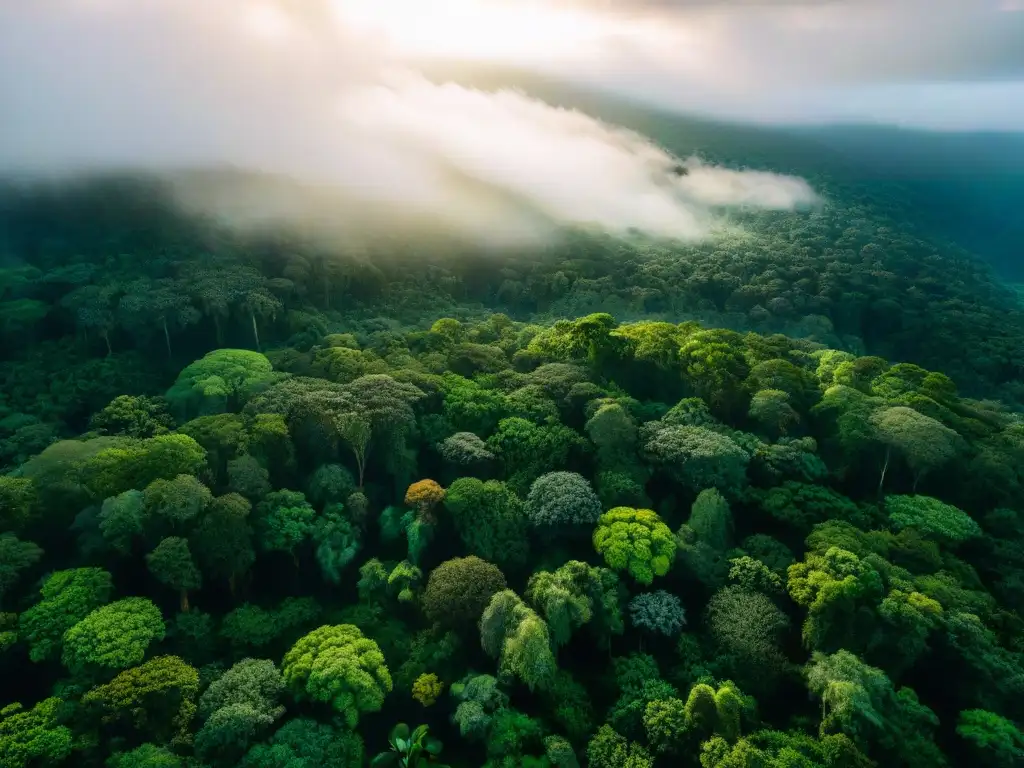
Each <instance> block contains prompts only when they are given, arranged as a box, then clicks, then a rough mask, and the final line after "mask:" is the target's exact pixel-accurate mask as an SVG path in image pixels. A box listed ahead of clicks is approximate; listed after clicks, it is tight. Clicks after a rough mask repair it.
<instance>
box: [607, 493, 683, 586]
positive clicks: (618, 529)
mask: <svg viewBox="0 0 1024 768" xmlns="http://www.w3.org/2000/svg"><path fill="white" fill-rule="evenodd" d="M594 548H595V549H596V550H597V551H598V553H599V554H601V555H602V556H603V557H604V561H605V562H606V563H607V564H608V567H609V568H613V569H615V570H618V571H629V573H630V574H632V576H633V578H635V579H636V580H637V581H639V582H640V583H641V584H650V583H651V582H652V581H654V577H655V576H664V575H665V574H666V573H668V571H669V568H671V567H672V561H673V559H674V558H675V554H676V541H675V538H673V536H672V531H670V530H669V527H668V526H667V525H665V524H664V523H663V522H661V518H659V517H658V516H657V515H656V514H655V513H654V512H653V511H651V510H649V509H632V508H630V507H616V508H615V509H612V510H609V511H608V512H606V513H605V514H603V515H601V518H600V520H598V525H597V529H596V530H595V531H594Z"/></svg>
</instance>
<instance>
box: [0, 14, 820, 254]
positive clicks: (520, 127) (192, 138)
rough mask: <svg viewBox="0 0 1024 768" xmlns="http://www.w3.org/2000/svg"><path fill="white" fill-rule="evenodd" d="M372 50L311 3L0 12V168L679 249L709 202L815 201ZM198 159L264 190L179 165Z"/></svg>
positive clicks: (193, 196)
mask: <svg viewBox="0 0 1024 768" xmlns="http://www.w3.org/2000/svg"><path fill="white" fill-rule="evenodd" d="M378 42H379V41H375V40H374V39H373V37H372V36H370V37H367V36H366V34H365V30H359V29H355V28H353V27H352V26H351V25H347V24H346V20H345V15H344V13H341V14H335V13H333V12H332V7H331V6H330V5H327V4H321V5H317V4H315V3H310V4H308V5H302V4H297V3H287V2H284V1H283V0H282V1H281V2H276V3H269V2H247V1H245V0H224V1H222V2H218V3H216V4H211V3H209V2H204V1H202V0H173V1H172V0H151V1H150V2H146V3H137V2H131V1H130V0H37V1H36V2H33V3H31V4H24V5H19V6H17V7H12V6H11V5H5V6H4V7H3V8H2V9H0V103H2V104H4V114H5V117H4V119H3V120H2V121H0V173H4V174H6V175H18V176H28V177H32V176H39V175H46V176H50V177H52V176H58V177H59V176H62V175H68V174H73V175H81V174H90V173H96V172H105V171H117V172H124V171H146V172H156V173H160V174H164V175H166V177H167V178H169V179H172V180H174V181H175V183H176V189H177V190H178V192H179V195H180V196H181V199H182V202H184V203H185V204H186V205H188V206H192V207H194V208H196V209H197V210H201V211H203V212H204V213H214V214H218V215H220V216H221V217H222V218H224V219H225V220H228V221H230V222H232V223H235V224H237V225H240V226H242V225H244V226H248V225H257V224H263V225H265V224H267V223H276V222H282V223H289V222H296V221H299V222H301V223H302V224H303V225H304V226H306V227H307V228H309V227H313V228H317V229H319V230H321V231H324V232H327V231H336V232H344V233H357V234H361V235H365V236H371V237H372V235H373V234H374V232H375V231H381V232H393V231H394V229H395V227H396V226H397V227H404V228H407V229H409V230H410V231H412V232H413V233H415V232H416V231H420V230H422V231H424V232H427V231H429V232H430V233H433V234H446V235H450V236H453V237H459V238H469V239H471V240H475V241H479V242H482V243H488V244H491V243H493V244H498V245H518V244H523V243H535V242H541V241H543V240H545V239H547V238H549V237H550V236H551V235H552V234H553V233H554V232H556V231H557V230H558V229H559V228H560V227H564V226H566V225H569V226H579V227H592V228H599V229H601V230H604V231H606V232H609V233H612V234H625V233H627V232H635V231H641V232H645V233H648V234H651V235H655V236H660V237H673V238H680V239H684V240H693V239H699V238H704V237H708V236H711V235H712V234H713V233H714V232H715V231H716V230H717V229H719V228H721V227H722V226H724V224H723V218H722V215H721V214H722V213H723V211H725V210H726V209H730V208H734V207H753V208H767V209H793V208H796V207H800V206H807V205H813V204H815V203H816V202H817V197H816V195H815V193H814V191H813V190H812V189H811V188H810V187H809V185H808V184H807V183H806V182H805V181H803V180H801V179H796V178H792V177H787V176H782V175H775V174H769V173H763V172H761V173H754V172H744V171H737V170H731V169H725V168H717V167H712V166H708V165H705V164H703V163H701V162H700V160H699V159H697V158H684V159H680V158H675V157H672V156H671V155H669V154H668V153H667V152H665V151H663V150H662V149H660V148H658V147H656V146H655V145H653V144H652V143H651V142H650V141H648V140H646V139H645V138H644V137H642V136H640V135H638V134H636V133H632V132H629V131H626V130H623V129H620V128H617V127H615V126H610V125H606V124H603V123H601V122H599V121H597V120H594V119H592V118H590V117H588V116H586V115H584V114H581V113H578V112H572V111H566V110H562V109H556V108H554V107H552V106H549V105H547V104H544V103H543V102H540V101H537V100H535V99H532V98H529V97H528V96H526V95H524V94H522V93H518V92H514V91H504V92H499V93H484V92H481V91H476V90H472V89H470V88H466V87H462V86H459V85H457V84H455V83H440V84H439V83H434V82H431V81H429V80H427V79H426V78H424V77H423V76H421V75H420V74H419V73H418V72H417V71H416V69H415V66H414V64H413V59H414V57H410V56H403V55H401V52H400V51H396V50H394V49H393V48H390V47H389V46H386V45H379V44H377V43H378ZM199 169H202V170H206V169H224V170H231V171H233V172H246V173H254V174H260V175H261V178H262V179H263V180H264V183H259V184H254V183H249V184H243V185H239V184H238V183H237V180H238V179H239V178H241V177H240V176H239V175H238V174H237V173H236V174H235V175H234V176H231V177H230V178H232V179H234V180H235V181H234V182H227V181H222V183H218V184H209V183H198V182H197V181H196V178H195V177H189V176H188V175H187V174H186V173H185V172H186V171H194V170H199ZM275 177H281V178H284V179H287V180H288V181H289V183H290V184H291V186H290V187H289V188H288V189H289V191H288V192H282V189H283V188H276V187H275V186H274V184H272V183H270V180H271V179H273V178H275ZM225 178H228V177H225Z"/></svg>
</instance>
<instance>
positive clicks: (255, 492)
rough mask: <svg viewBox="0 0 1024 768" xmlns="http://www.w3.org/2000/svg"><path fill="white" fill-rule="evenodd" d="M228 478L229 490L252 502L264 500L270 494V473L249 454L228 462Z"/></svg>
mask: <svg viewBox="0 0 1024 768" xmlns="http://www.w3.org/2000/svg"><path fill="white" fill-rule="evenodd" d="M227 477H228V490H229V491H232V492H234V493H236V494H241V495H242V496H244V497H245V498H247V499H249V500H250V501H255V500H257V499H262V498H263V497H264V496H266V495H267V494H268V493H270V472H268V471H267V470H266V469H265V468H264V467H263V465H262V464H260V462H259V459H257V458H256V457H255V456H250V455H249V454H247V453H246V454H242V455H241V456H238V457H237V458H234V459H231V460H230V461H228V466H227Z"/></svg>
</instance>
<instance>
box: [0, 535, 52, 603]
mask: <svg viewBox="0 0 1024 768" xmlns="http://www.w3.org/2000/svg"><path fill="white" fill-rule="evenodd" d="M42 556H43V550H42V549H40V548H39V547H38V546H36V545H35V544H33V543H32V542H31V541H21V540H20V539H19V538H18V537H17V536H15V535H14V534H12V533H0V602H2V600H3V597H4V594H5V593H6V592H7V591H8V590H10V589H11V588H12V587H14V586H16V585H17V583H18V581H19V580H20V578H21V572H22V571H24V570H25V569H26V568H29V567H31V566H32V565H35V564H36V563H37V562H38V561H39V558H41V557H42Z"/></svg>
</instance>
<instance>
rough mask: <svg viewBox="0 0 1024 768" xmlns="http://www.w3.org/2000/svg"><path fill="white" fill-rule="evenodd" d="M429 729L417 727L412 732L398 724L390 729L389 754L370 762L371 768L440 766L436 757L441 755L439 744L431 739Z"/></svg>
mask: <svg viewBox="0 0 1024 768" xmlns="http://www.w3.org/2000/svg"><path fill="white" fill-rule="evenodd" d="M429 734H430V728H429V727H428V726H426V725H419V726H417V727H416V728H414V729H413V730H412V731H410V730H409V726H408V725H406V724H405V723H399V724H398V725H396V726H395V727H394V728H392V729H391V733H390V735H389V736H388V744H389V745H390V746H391V751H390V752H382V753H380V754H379V755H377V756H376V757H375V758H373V760H372V761H371V762H370V765H371V766H372V767H373V768H388V767H389V766H396V768H426V767H427V766H430V765H439V766H440V765H441V763H440V762H439V759H438V755H439V754H441V749H442V745H441V742H440V741H438V740H437V739H435V738H433V737H432V736H430V735H429Z"/></svg>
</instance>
